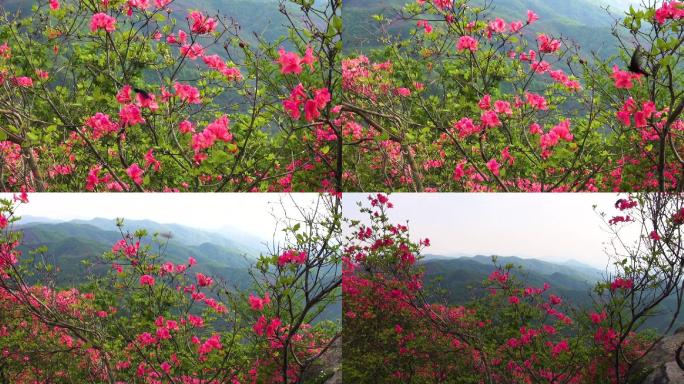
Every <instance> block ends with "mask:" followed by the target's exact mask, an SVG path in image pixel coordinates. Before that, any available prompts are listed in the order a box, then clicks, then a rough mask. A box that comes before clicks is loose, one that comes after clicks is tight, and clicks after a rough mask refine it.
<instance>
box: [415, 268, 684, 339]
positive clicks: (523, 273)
mask: <svg viewBox="0 0 684 384" xmlns="http://www.w3.org/2000/svg"><path fill="white" fill-rule="evenodd" d="M497 262H498V263H499V264H501V265H505V264H508V263H510V264H514V265H516V266H521V267H522V269H519V270H515V269H514V272H513V273H514V274H515V275H516V276H517V277H518V278H519V279H521V280H522V281H524V282H525V284H526V285H527V286H534V287H541V286H543V285H544V283H549V284H550V285H551V288H550V290H549V292H551V293H553V294H555V295H558V296H561V297H563V298H564V299H565V301H566V302H568V303H569V304H571V305H573V306H577V307H589V306H591V305H592V298H591V292H592V288H593V286H594V284H595V282H596V281H598V279H600V277H601V274H602V272H601V271H600V270H598V269H592V268H591V267H587V266H583V265H579V266H578V265H576V264H574V263H563V264H556V263H550V262H546V261H541V260H535V259H523V258H519V257H499V258H498V260H497ZM422 265H423V267H424V268H425V278H424V280H425V283H426V287H428V289H429V290H430V292H431V296H430V298H431V300H433V301H435V302H444V303H448V304H455V305H462V304H466V303H467V302H468V301H470V300H472V299H475V298H478V297H482V296H483V295H486V294H487V291H486V290H485V289H483V288H482V283H483V282H484V281H485V280H486V279H487V277H488V276H489V275H490V274H491V273H492V272H493V271H494V270H495V267H494V264H493V263H492V261H491V257H487V256H476V257H461V258H445V257H434V256H432V257H427V258H426V259H425V260H424V261H423V262H422ZM674 300H675V299H674V298H670V299H668V300H666V301H665V302H664V303H663V305H662V306H661V311H662V313H661V314H657V315H655V316H653V317H652V318H650V319H649V320H648V321H647V322H646V324H645V328H654V329H657V330H660V331H662V330H664V329H666V327H667V322H668V321H669V316H667V312H668V311H669V309H670V308H674V305H675V301H674ZM683 324H684V316H680V318H679V319H678V320H677V324H676V325H675V327H674V328H673V329H677V328H678V327H679V326H681V325H683Z"/></svg>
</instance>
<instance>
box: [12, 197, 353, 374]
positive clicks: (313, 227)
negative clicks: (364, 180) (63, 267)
mask: <svg viewBox="0 0 684 384" xmlns="http://www.w3.org/2000/svg"><path fill="white" fill-rule="evenodd" d="M27 202H28V197H27V196H26V195H22V196H17V197H15V201H9V200H3V201H2V206H1V208H0V229H1V231H2V232H1V233H0V308H1V309H2V310H1V311H0V379H1V381H2V382H11V383H38V382H40V383H76V382H78V383H188V384H196V383H233V384H238V383H304V382H307V383H317V382H321V381H323V380H325V379H327V378H328V377H329V376H330V375H331V374H332V369H334V366H331V363H330V362H328V363H327V364H326V363H322V362H321V361H320V359H321V356H323V355H324V354H325V353H326V352H328V351H329V350H330V348H333V347H334V344H335V341H336V340H337V338H338V337H339V335H338V333H339V327H340V324H339V322H335V321H325V320H321V318H320V314H321V313H322V312H323V311H325V310H326V308H328V307H330V306H334V305H339V300H340V292H339V285H340V284H341V275H340V273H338V272H337V271H338V269H337V265H338V263H339V257H340V256H339V252H338V251H339V246H340V239H339V217H338V214H337V210H338V202H337V201H335V200H334V199H330V198H327V197H322V198H321V200H320V202H319V206H318V207H314V208H306V207H301V208H300V212H299V214H298V215H294V214H292V213H291V218H288V219H284V221H283V223H282V224H283V225H284V231H285V237H284V240H283V241H282V242H278V243H275V244H274V246H273V247H272V248H271V249H270V250H269V252H266V253H265V254H263V255H262V256H261V257H260V258H259V260H258V262H257V263H256V265H255V266H254V267H253V269H252V275H253V277H254V283H253V288H252V289H251V290H250V291H243V290H236V289H234V288H232V287H231V282H230V280H229V279H228V280H226V281H222V280H219V279H216V278H214V277H212V276H210V275H208V274H204V273H201V272H197V271H196V269H197V266H196V264H197V260H196V259H195V258H193V257H192V256H190V257H189V258H188V260H187V261H186V262H181V263H173V262H170V261H168V260H166V259H165V254H164V250H165V248H166V246H167V243H168V241H169V239H168V238H167V237H165V236H162V235H160V234H155V235H154V236H153V238H154V244H157V246H154V245H152V244H144V241H145V239H146V238H147V237H148V234H147V233H146V231H144V230H138V231H135V232H134V233H129V232H127V231H126V230H125V229H124V226H123V222H122V223H121V239H120V240H119V241H118V242H116V243H115V244H113V245H112V248H111V250H110V251H108V252H106V253H105V254H104V255H103V256H102V259H101V262H102V263H104V264H106V265H108V266H109V270H110V272H109V273H108V274H107V275H106V276H91V278H90V279H89V282H88V283H87V284H84V285H82V286H80V287H64V286H59V285H56V284H55V283H54V281H55V275H57V274H59V273H60V272H59V271H58V270H56V269H54V268H53V266H51V265H50V264H48V263H46V260H45V259H44V258H41V257H40V253H28V254H23V253H22V252H20V251H19V250H18V248H19V246H20V245H21V242H22V233H21V232H20V231H16V230H13V227H14V223H15V222H17V221H18V220H19V218H18V217H16V216H15V211H16V207H17V205H18V204H20V203H27ZM29 281H36V283H33V284H30V283H29Z"/></svg>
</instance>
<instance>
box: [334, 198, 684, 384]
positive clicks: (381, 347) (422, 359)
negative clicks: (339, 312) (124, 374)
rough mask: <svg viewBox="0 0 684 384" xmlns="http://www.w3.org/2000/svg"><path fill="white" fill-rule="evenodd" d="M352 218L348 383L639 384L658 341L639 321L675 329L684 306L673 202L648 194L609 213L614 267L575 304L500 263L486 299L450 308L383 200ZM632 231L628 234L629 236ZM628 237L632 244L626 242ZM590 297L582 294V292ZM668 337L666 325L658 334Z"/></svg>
mask: <svg viewBox="0 0 684 384" xmlns="http://www.w3.org/2000/svg"><path fill="white" fill-rule="evenodd" d="M369 200H370V205H369V206H363V207H362V208H361V209H362V211H363V212H365V213H367V214H368V217H367V219H365V220H361V221H351V222H349V223H348V224H349V233H348V235H347V241H348V244H347V246H346V248H345V254H344V257H343V263H344V272H343V283H342V289H343V298H344V299H343V303H344V308H343V311H344V327H343V340H344V349H343V353H344V355H343V356H344V357H343V372H344V377H345V379H346V380H350V381H353V382H358V383H384V382H387V383H389V382H397V381H399V382H405V383H638V382H640V380H643V378H644V375H645V374H647V373H648V367H645V366H644V365H642V364H640V361H641V360H642V359H643V357H644V356H645V355H646V353H647V352H648V351H649V350H650V349H651V347H652V346H653V345H654V344H655V343H656V342H657V341H658V340H659V339H660V338H661V337H662V335H658V334H656V333H654V332H652V331H651V330H649V329H648V328H647V327H644V326H643V325H644V322H645V321H646V320H647V319H648V318H649V317H650V316H653V315H655V314H657V313H658V311H660V310H662V309H663V308H661V306H660V304H661V303H662V302H663V301H664V300H666V299H667V298H670V297H674V298H676V302H677V303H678V304H677V305H676V306H675V308H668V310H670V311H669V312H666V313H665V314H664V315H663V314H661V315H662V316H667V317H668V318H669V319H670V321H671V324H670V327H671V326H672V323H673V322H674V321H675V319H676V318H677V317H678V314H679V307H680V304H679V303H681V299H682V266H684V257H683V255H682V254H681V241H682V240H681V225H682V223H684V221H683V220H682V212H684V211H683V209H684V204H683V202H682V200H681V198H680V197H677V196H669V195H643V196H634V197H629V198H623V199H620V200H619V201H618V203H617V204H616V208H617V210H618V212H617V214H616V215H609V216H606V220H607V223H606V224H607V225H608V226H609V227H610V228H612V231H613V236H614V237H613V239H614V241H613V243H614V244H615V254H614V259H613V267H612V268H611V269H609V271H610V273H609V274H607V275H606V276H605V277H604V279H603V281H600V282H598V283H597V284H596V286H595V288H594V291H593V295H592V297H593V305H591V306H590V307H588V308H587V307H578V306H575V305H572V304H570V303H568V302H567V301H566V299H565V298H564V297H560V296H557V295H554V294H552V293H551V292H550V288H551V285H550V284H549V283H544V284H543V285H542V286H531V285H529V284H526V282H525V281H524V279H521V278H519V277H516V276H519V275H516V274H513V273H512V268H513V266H512V265H498V267H497V268H496V269H495V270H494V271H493V272H492V273H491V274H490V276H489V277H488V278H487V279H486V280H485V281H484V282H483V283H482V284H483V288H484V290H485V292H486V294H484V295H483V296H482V297H480V298H477V299H473V300H472V301H470V302H467V303H465V304H464V305H448V304H445V303H444V301H443V300H440V299H438V298H434V295H433V294H432V293H431V292H429V290H428V289H427V288H425V283H424V281H423V269H422V266H421V263H420V260H421V258H422V257H421V255H420V253H421V251H422V250H423V248H425V247H427V246H429V240H427V239H425V240H420V241H418V242H415V241H413V240H412V239H411V237H410V236H409V229H408V227H407V226H406V225H402V224H394V223H392V222H390V220H389V218H388V210H390V209H392V203H391V202H390V201H389V200H388V198H387V197H386V196H384V195H377V196H373V197H371V198H369ZM625 227H630V228H631V229H630V230H628V232H629V233H633V232H634V229H635V228H636V229H639V230H640V234H639V236H638V237H637V238H636V241H634V240H635V238H634V237H633V236H631V235H624V234H623V233H624V231H625V230H626V229H627V228H625ZM630 236H631V237H630ZM589 294H590V292H587V295H589ZM664 331H665V332H667V331H668V329H665V330H664Z"/></svg>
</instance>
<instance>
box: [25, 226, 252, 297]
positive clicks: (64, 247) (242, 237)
mask: <svg viewBox="0 0 684 384" xmlns="http://www.w3.org/2000/svg"><path fill="white" fill-rule="evenodd" d="M16 229H17V230H21V231H22V232H23V234H24V241H23V245H22V247H21V250H22V251H23V252H25V253H26V252H29V251H31V250H34V249H36V248H38V247H43V246H45V247H47V253H46V256H48V260H49V261H50V262H51V263H54V265H55V266H57V267H58V268H59V269H60V271H61V273H60V274H59V275H58V276H59V278H60V280H59V281H58V283H60V284H65V285H78V283H80V282H82V281H81V279H82V277H81V276H83V274H84V273H85V272H86V268H87V269H88V270H89V271H92V272H95V273H96V274H99V273H104V272H105V271H106V270H108V268H110V266H109V265H105V264H103V263H101V261H100V257H101V256H102V254H103V253H105V252H107V251H108V250H110V249H111V248H112V245H113V244H114V243H116V242H117V241H119V240H120V239H121V238H122V236H121V233H120V232H119V228H118V227H117V226H116V221H115V220H114V219H105V218H95V219H91V220H71V221H65V222H60V221H57V220H53V219H43V218H38V217H31V216H28V217H23V218H22V221H21V222H20V224H19V225H18V226H17V227H16ZM123 229H124V233H126V232H130V233H133V232H135V231H136V230H138V229H146V230H147V231H148V235H149V236H148V238H147V240H145V241H144V242H143V244H148V245H152V250H153V251H158V250H159V249H160V246H159V245H158V244H155V242H154V241H153V240H152V236H153V235H154V234H155V233H156V234H159V235H161V236H160V237H159V240H160V241H161V244H164V246H163V253H164V255H165V260H168V261H171V262H174V263H186V262H187V260H188V257H190V256H192V257H194V258H195V259H197V261H198V265H197V270H198V271H201V272H205V273H210V274H212V275H215V276H217V277H220V278H222V279H225V280H226V281H227V282H228V283H229V284H230V283H234V284H235V285H237V286H240V287H243V288H246V287H247V286H248V285H249V283H251V281H250V280H249V276H248V274H247V267H249V265H251V264H252V263H253V262H254V261H255V260H256V258H257V257H258V255H259V253H260V252H263V251H265V248H264V245H263V241H262V240H260V239H258V238H257V237H255V236H252V235H249V234H246V233H244V232H241V231H239V230H234V229H229V228H226V229H225V230H223V231H222V233H216V232H211V231H206V230H201V229H195V228H191V227H187V226H183V225H178V224H161V223H157V222H154V221H150V220H124V227H123ZM84 260H85V261H87V262H88V265H87V266H86V264H84V262H83V261H84Z"/></svg>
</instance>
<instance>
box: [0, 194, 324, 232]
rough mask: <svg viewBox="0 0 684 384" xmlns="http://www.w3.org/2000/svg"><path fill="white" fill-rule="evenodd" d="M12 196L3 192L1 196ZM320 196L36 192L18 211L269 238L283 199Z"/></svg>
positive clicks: (304, 201)
mask: <svg viewBox="0 0 684 384" xmlns="http://www.w3.org/2000/svg"><path fill="white" fill-rule="evenodd" d="M11 197H12V195H11V194H2V193H0V198H11ZM317 199H318V194H315V193H306V194H305V193H297V194H292V195H289V194H277V193H270V194H266V193H263V194H260V193H156V194H153V193H148V194H143V193H43V194H40V193H33V194H29V203H28V204H22V205H21V206H20V207H19V209H18V210H17V214H18V215H20V216H21V215H30V216H38V217H43V218H50V219H57V220H61V221H68V220H72V219H86V220H87V219H93V218H96V217H102V218H111V219H114V218H118V217H123V218H126V219H132V220H152V221H155V222H158V223H164V224H168V223H176V224H182V225H185V226H188V227H193V228H201V229H209V230H218V229H220V228H222V227H232V228H236V229H239V230H241V231H244V232H247V233H250V234H253V235H254V236H257V237H259V238H262V239H268V238H271V237H272V235H273V230H274V228H275V219H274V218H273V215H272V213H275V214H276V215H277V216H281V213H282V208H281V207H280V201H282V202H283V203H284V204H285V206H286V207H292V206H293V200H294V201H295V202H297V204H299V205H304V206H307V205H309V206H311V205H312V204H314V202H315V201H316V200H317ZM291 215H294V213H292V214H291Z"/></svg>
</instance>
